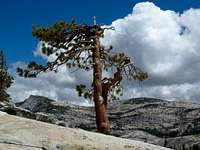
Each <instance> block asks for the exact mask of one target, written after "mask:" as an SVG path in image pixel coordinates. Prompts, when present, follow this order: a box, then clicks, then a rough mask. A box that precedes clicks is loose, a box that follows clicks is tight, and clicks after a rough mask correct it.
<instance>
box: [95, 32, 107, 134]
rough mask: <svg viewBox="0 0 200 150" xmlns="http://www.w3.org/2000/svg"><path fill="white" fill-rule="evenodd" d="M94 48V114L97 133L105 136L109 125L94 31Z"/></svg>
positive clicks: (97, 41) (98, 47) (98, 43)
mask: <svg viewBox="0 0 200 150" xmlns="http://www.w3.org/2000/svg"><path fill="white" fill-rule="evenodd" d="M96 34H97V35H96V38H95V48H94V49H93V56H92V57H93V63H94V64H93V88H94V103H95V112H96V124H97V131H98V132H101V133H105V134H109V133H110V125H109V121H108V116H107V108H106V105H105V103H104V98H103V96H102V81H101V79H102V65H101V60H100V56H101V54H100V41H99V35H98V30H97V31H96Z"/></svg>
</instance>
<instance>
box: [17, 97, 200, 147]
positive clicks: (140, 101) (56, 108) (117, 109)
mask: <svg viewBox="0 0 200 150" xmlns="http://www.w3.org/2000/svg"><path fill="white" fill-rule="evenodd" d="M16 106H18V107H21V108H23V109H27V110H29V111H30V112H32V113H42V114H45V115H47V116H49V117H51V118H53V119H54V120H57V122H59V123H57V124H59V125H62V126H68V127H73V128H82V129H85V130H88V131H96V125H95V111H94V108H93V107H84V106H77V105H72V104H68V103H64V102H56V101H54V100H51V99H48V98H45V97H41V96H33V95H32V96H30V97H29V98H28V99H26V100H25V101H24V102H20V103H16ZM108 112H109V120H110V123H111V129H112V133H111V134H112V135H114V136H117V137H123V138H128V139H134V140H140V141H145V142H148V143H152V144H157V145H160V146H165V147H169V148H174V149H177V150H182V149H189V148H190V149H197V148H198V149H200V104H196V103H188V102H170V101H164V100H161V99H154V98H135V99H129V100H125V101H116V102H113V103H110V104H109V106H108Z"/></svg>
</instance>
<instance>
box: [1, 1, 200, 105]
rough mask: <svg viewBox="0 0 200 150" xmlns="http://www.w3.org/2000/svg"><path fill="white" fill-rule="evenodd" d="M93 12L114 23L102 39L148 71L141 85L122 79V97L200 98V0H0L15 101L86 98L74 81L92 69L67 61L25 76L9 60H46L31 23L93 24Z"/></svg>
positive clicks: (3, 39)
mask: <svg viewBox="0 0 200 150" xmlns="http://www.w3.org/2000/svg"><path fill="white" fill-rule="evenodd" d="M190 8H194V9H190ZM168 10H170V11H168ZM94 15H95V16H96V17H97V23H99V24H102V25H103V24H106V25H111V26H113V27H115V29H116V30H115V31H106V32H105V36H104V39H102V44H103V45H105V46H110V45H113V47H114V49H118V50H121V51H123V52H125V53H126V54H127V55H129V56H130V57H131V58H133V60H134V62H135V64H136V65H137V66H139V67H140V68H141V69H143V70H145V71H147V72H148V74H149V79H148V80H147V81H145V82H143V83H142V88H141V86H139V85H138V84H137V83H135V82H123V87H124V97H122V98H123V99H128V98H133V97H156V98H162V99H167V100H188V101H194V102H199V100H200V92H199V91H200V78H199V74H200V30H199V25H200V1H199V0H151V1H150V2H146V1H144V0H142V1H141V0H101V1H97V0H79V1H78V0H73V1H72V0H71V1H70V0H68V1H67V0H56V1H55V0H1V1H0V49H3V50H4V52H5V53H6V57H7V62H8V66H9V70H10V73H11V74H12V75H13V76H14V78H15V82H14V84H13V85H12V86H11V87H10V88H9V89H8V90H9V91H8V92H9V93H10V95H11V97H12V99H13V101H22V100H24V99H25V98H27V97H28V96H29V95H31V94H33V95H41V96H46V97H49V98H52V99H57V100H67V101H73V103H78V104H80V103H82V102H84V103H85V101H82V100H81V101H82V102H81V101H80V98H78V97H77V93H76V91H75V90H74V87H75V86H76V85H77V83H78V84H80V83H83V82H84V83H83V84H86V85H88V86H90V85H91V83H90V82H91V79H90V77H91V74H88V73H86V72H81V71H80V72H76V73H73V74H72V73H71V71H70V70H68V69H67V68H66V67H64V66H63V67H61V68H60V70H59V72H58V73H57V74H52V73H51V72H47V73H45V74H40V76H39V77H38V78H37V79H28V80H27V79H24V78H20V77H18V76H17V75H16V74H14V72H15V69H13V68H12V67H11V64H12V63H15V64H17V63H16V62H17V61H20V62H22V63H28V61H30V60H36V61H37V62H44V61H46V60H42V58H41V57H34V55H33V51H36V49H37V52H38V54H39V53H40V52H39V49H38V48H37V45H38V41H37V39H35V38H33V37H32V34H31V31H32V25H33V24H37V25H40V26H49V25H52V24H53V23H55V22H56V21H61V20H62V21H63V20H64V21H70V20H71V19H72V18H75V19H76V20H77V21H78V23H88V24H90V23H92V18H93V16H94ZM183 28H184V29H185V30H182V29H183ZM49 60H50V58H49ZM18 64H19V63H18ZM15 66H16V65H15ZM21 91H23V92H21ZM75 101H76V102H75ZM86 103H87V102H86Z"/></svg>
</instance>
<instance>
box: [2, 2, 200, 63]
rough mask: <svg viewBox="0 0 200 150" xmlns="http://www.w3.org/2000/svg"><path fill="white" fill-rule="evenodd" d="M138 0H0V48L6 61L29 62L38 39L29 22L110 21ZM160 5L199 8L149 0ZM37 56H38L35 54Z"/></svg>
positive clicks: (167, 7) (126, 11)
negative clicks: (34, 35)
mask: <svg viewBox="0 0 200 150" xmlns="http://www.w3.org/2000/svg"><path fill="white" fill-rule="evenodd" d="M138 2H143V1H141V0H101V1H100V0H99V1H94V0H84V1H82V0H73V1H71V0H70V1H67V0H56V1H55V0H1V2H0V49H3V50H4V53H5V54H6V57H7V63H8V65H10V64H11V63H14V62H16V61H24V62H28V61H29V60H32V59H35V58H33V54H32V53H33V50H34V49H35V48H36V45H37V43H38V41H37V40H36V39H34V38H33V37H32V35H31V30H32V24H37V25H41V26H44V25H51V24H52V23H54V22H55V21H59V20H65V21H68V20H70V19H71V18H76V20H77V21H78V22H80V23H82V22H83V23H90V22H91V18H92V16H94V15H96V16H97V19H98V20H97V21H98V22H99V23H101V24H111V22H112V21H113V20H116V19H118V18H122V17H124V16H126V15H127V14H129V13H131V12H132V8H133V6H134V5H135V4H136V3H138ZM151 2H153V3H154V4H155V5H157V6H159V7H160V8H161V9H163V10H166V9H170V10H174V11H176V12H182V11H184V10H186V9H188V8H199V7H200V1H199V0H152V1H151ZM36 59H37V60H38V58H36Z"/></svg>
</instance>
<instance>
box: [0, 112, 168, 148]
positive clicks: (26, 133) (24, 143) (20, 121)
mask: <svg viewBox="0 0 200 150" xmlns="http://www.w3.org/2000/svg"><path fill="white" fill-rule="evenodd" d="M0 135H1V136H0V150H106V149H107V150H167V148H163V147H159V146H155V145H151V144H147V143H143V142H138V141H133V140H128V139H122V138H117V137H113V136H106V135H103V134H98V133H92V132H87V131H84V130H81V129H72V128H66V127H60V126H56V125H52V124H49V123H43V122H39V121H35V120H30V119H25V118H22V117H16V116H11V115H8V114H6V113H4V112H1V111H0Z"/></svg>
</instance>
